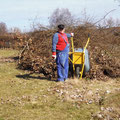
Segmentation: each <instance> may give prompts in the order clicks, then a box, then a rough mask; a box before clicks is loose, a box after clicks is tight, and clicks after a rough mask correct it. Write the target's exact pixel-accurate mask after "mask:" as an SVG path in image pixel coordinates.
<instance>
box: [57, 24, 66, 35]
mask: <svg viewBox="0 0 120 120" xmlns="http://www.w3.org/2000/svg"><path fill="white" fill-rule="evenodd" d="M64 31H65V26H64V25H63V24H60V25H58V32H60V33H64Z"/></svg>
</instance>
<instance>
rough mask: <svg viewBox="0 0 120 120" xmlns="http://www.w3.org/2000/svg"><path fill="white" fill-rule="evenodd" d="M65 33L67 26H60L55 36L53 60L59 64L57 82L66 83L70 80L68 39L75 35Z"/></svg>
mask: <svg viewBox="0 0 120 120" xmlns="http://www.w3.org/2000/svg"><path fill="white" fill-rule="evenodd" d="M64 32H65V26H64V25H62V24H60V25H58V32H56V33H55V34H54V36H53V40H52V58H53V59H54V60H56V64H57V76H58V78H57V81H58V82H59V81H62V82H64V81H65V80H66V79H67V78H68V68H69V64H68V57H69V42H68V38H69V37H72V36H74V34H73V33H71V34H68V33H64Z"/></svg>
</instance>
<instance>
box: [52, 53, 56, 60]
mask: <svg viewBox="0 0 120 120" xmlns="http://www.w3.org/2000/svg"><path fill="white" fill-rule="evenodd" d="M52 58H53V59H54V60H56V52H52Z"/></svg>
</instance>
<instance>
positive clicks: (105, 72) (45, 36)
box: [19, 26, 120, 80]
mask: <svg viewBox="0 0 120 120" xmlns="http://www.w3.org/2000/svg"><path fill="white" fill-rule="evenodd" d="M66 32H67V33H70V32H74V33H75V36H74V46H75V48H80V47H84V46H85V44H86V42H87V37H88V33H89V34H90V37H91V41H90V44H89V45H88V48H87V49H88V51H89V54H90V66H91V70H90V72H89V73H87V75H86V77H87V78H90V79H100V80H101V79H102V80H105V79H106V78H107V77H120V52H119V50H120V34H119V33H120V28H109V29H103V28H99V29H97V28H86V27H81V26H80V27H76V28H69V29H67V30H66ZM54 33H55V31H52V30H49V29H44V30H41V31H35V32H32V33H29V39H28V40H26V41H25V45H24V48H23V49H22V50H21V52H20V55H19V68H21V69H24V70H30V71H31V73H42V74H44V75H45V76H46V77H47V78H53V77H55V76H56V65H55V62H54V61H52V58H51V53H52V52H51V48H52V36H53V34H54Z"/></svg>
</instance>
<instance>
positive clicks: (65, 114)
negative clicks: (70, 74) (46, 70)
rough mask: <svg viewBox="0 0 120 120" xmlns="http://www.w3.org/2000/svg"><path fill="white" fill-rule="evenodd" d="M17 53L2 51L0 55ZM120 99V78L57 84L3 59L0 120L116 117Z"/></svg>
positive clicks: (119, 109)
mask: <svg viewBox="0 0 120 120" xmlns="http://www.w3.org/2000/svg"><path fill="white" fill-rule="evenodd" d="M15 54H17V51H13V50H0V56H1V58H3V57H10V56H13V55H15ZM119 99H120V79H119V78H118V79H109V80H107V81H106V82H104V81H98V80H91V81H90V80H86V79H83V80H81V81H80V80H78V79H69V80H67V81H66V82H64V83H56V82H54V81H49V80H47V79H46V78H44V76H40V75H37V74H32V75H29V73H28V72H27V71H22V70H18V69H16V63H14V62H9V61H7V62H2V61H0V120H90V119H91V120H95V119H96V120H98V119H101V120H102V119H105V118H113V119H116V120H117V119H118V118H119V117H120V113H119V111H120V103H119ZM101 116H102V118H100V117H101ZM108 120H109V119H108Z"/></svg>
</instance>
